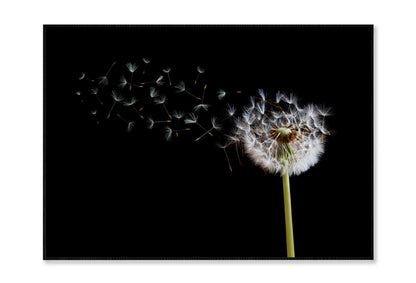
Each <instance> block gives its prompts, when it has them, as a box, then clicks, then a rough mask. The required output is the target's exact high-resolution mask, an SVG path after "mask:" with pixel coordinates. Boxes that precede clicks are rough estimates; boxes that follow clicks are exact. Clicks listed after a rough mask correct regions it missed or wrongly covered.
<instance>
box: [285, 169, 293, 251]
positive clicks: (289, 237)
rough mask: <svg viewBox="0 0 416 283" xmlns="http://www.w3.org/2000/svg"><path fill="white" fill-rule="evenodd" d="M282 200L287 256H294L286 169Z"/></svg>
mask: <svg viewBox="0 0 416 283" xmlns="http://www.w3.org/2000/svg"><path fill="white" fill-rule="evenodd" d="M283 200H284V208H285V224H286V248H287V257H288V258H294V257H295V244H294V240H293V225H292V205H291V203H290V184H289V173H288V171H287V170H286V172H285V174H283Z"/></svg>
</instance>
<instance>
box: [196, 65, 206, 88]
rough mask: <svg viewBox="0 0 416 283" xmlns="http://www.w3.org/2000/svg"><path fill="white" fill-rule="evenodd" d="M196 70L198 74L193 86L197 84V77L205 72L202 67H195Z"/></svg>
mask: <svg viewBox="0 0 416 283" xmlns="http://www.w3.org/2000/svg"><path fill="white" fill-rule="evenodd" d="M196 70H197V72H198V74H197V75H196V79H195V82H194V84H196V83H197V82H198V79H199V76H200V75H201V74H203V73H205V70H204V69H203V68H202V67H200V66H197V67H196Z"/></svg>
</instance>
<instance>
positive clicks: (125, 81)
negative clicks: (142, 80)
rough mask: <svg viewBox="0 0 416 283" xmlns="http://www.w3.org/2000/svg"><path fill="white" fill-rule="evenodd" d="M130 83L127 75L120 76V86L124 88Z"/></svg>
mask: <svg viewBox="0 0 416 283" xmlns="http://www.w3.org/2000/svg"><path fill="white" fill-rule="evenodd" d="M127 84H128V82H127V80H126V77H125V76H121V77H120V82H119V84H118V86H119V88H124V87H125V86H126V85H127Z"/></svg>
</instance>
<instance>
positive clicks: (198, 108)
mask: <svg viewBox="0 0 416 283" xmlns="http://www.w3.org/2000/svg"><path fill="white" fill-rule="evenodd" d="M209 107H210V105H208V104H202V103H201V104H197V105H196V106H195V107H194V108H193V111H194V112H198V111H199V110H201V109H203V110H205V111H208V108H209Z"/></svg>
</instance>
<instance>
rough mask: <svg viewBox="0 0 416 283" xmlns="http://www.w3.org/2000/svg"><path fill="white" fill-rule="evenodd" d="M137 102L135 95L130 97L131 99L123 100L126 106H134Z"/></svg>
mask: <svg viewBox="0 0 416 283" xmlns="http://www.w3.org/2000/svg"><path fill="white" fill-rule="evenodd" d="M136 102H137V98H135V97H132V98H131V99H130V101H124V102H123V105H124V106H132V105H133V104H135V103H136Z"/></svg>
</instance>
